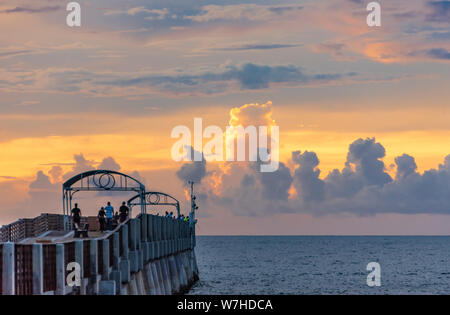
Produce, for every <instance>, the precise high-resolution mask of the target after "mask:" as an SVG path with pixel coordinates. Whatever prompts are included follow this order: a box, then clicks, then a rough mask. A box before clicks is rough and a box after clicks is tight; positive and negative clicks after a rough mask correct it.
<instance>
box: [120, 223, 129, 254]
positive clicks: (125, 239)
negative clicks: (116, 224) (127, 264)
mask: <svg viewBox="0 0 450 315" xmlns="http://www.w3.org/2000/svg"><path fill="white" fill-rule="evenodd" d="M121 233H122V257H124V258H125V259H128V251H129V250H128V225H126V224H125V225H124V226H123V227H122V231H121Z"/></svg>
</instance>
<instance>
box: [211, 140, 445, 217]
mask: <svg viewBox="0 0 450 315" xmlns="http://www.w3.org/2000/svg"><path fill="white" fill-rule="evenodd" d="M384 156H385V148H384V147H383V146H382V144H381V143H379V142H376V140H375V139H374V138H367V139H357V140H355V141H354V142H353V143H351V144H350V145H349V151H348V154H347V161H346V164H345V166H344V168H343V169H342V170H337V169H335V170H333V171H331V172H330V173H329V174H328V175H327V176H325V177H324V178H321V176H320V175H321V172H320V168H319V167H320V160H319V158H318V156H317V154H316V153H315V152H311V151H304V152H301V151H294V152H293V153H292V165H293V166H294V170H293V175H291V172H292V171H291V170H290V169H289V168H287V167H286V166H285V164H283V163H280V169H279V170H278V171H277V172H274V173H260V172H257V171H256V170H257V168H255V167H254V164H255V163H244V164H243V163H239V164H233V163H229V164H227V166H226V167H223V168H220V169H219V170H215V171H214V172H207V173H205V174H206V175H205V180H204V184H203V187H202V192H203V193H204V194H205V195H206V197H205V198H204V202H205V204H202V206H203V207H208V208H214V207H216V208H217V207H223V208H224V209H230V211H231V212H232V213H234V214H236V215H245V216H266V215H271V214H276V213H295V212H297V213H309V214H313V215H327V214H342V213H347V214H353V215H357V216H368V215H375V214H378V213H401V214H418V213H421V214H450V155H448V156H447V157H446V158H445V159H444V162H443V163H442V164H440V165H439V167H438V169H430V170H426V171H424V172H423V173H418V172H417V165H416V162H415V159H414V157H413V156H411V155H408V154H403V155H400V156H398V157H396V158H395V165H396V176H395V179H393V178H391V176H390V175H389V174H387V173H386V171H385V166H384V162H383V158H384ZM212 176H214V177H215V178H216V179H217V178H218V180H214V181H213V180H210V179H211V177H212ZM213 184H214V187H213Z"/></svg>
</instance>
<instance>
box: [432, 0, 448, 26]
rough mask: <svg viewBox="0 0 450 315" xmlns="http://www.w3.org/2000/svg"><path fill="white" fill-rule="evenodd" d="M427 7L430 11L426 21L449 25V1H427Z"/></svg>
mask: <svg viewBox="0 0 450 315" xmlns="http://www.w3.org/2000/svg"><path fill="white" fill-rule="evenodd" d="M427 7H428V9H429V10H430V12H429V13H428V15H427V21H430V22H444V23H449V21H450V1H429V2H428V3H427Z"/></svg>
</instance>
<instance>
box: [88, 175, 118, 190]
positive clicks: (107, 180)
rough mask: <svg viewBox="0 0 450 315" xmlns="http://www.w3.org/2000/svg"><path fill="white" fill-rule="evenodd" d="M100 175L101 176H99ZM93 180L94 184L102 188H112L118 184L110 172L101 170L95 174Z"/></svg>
mask: <svg viewBox="0 0 450 315" xmlns="http://www.w3.org/2000/svg"><path fill="white" fill-rule="evenodd" d="M99 175H100V176H99ZM92 181H93V182H94V185H95V186H97V187H98V188H101V189H105V190H108V189H111V188H114V186H115V185H116V179H115V178H114V176H113V175H111V174H110V173H105V172H101V173H100V172H99V173H96V174H94V176H93V178H92Z"/></svg>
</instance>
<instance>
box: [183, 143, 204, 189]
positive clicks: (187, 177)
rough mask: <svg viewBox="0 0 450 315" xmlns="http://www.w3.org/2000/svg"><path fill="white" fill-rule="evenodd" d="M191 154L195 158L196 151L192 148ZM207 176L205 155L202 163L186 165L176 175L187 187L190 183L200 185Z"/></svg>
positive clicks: (194, 162)
mask: <svg viewBox="0 0 450 315" xmlns="http://www.w3.org/2000/svg"><path fill="white" fill-rule="evenodd" d="M190 152H191V154H190V155H191V157H193V155H194V154H195V153H194V152H195V150H194V149H193V148H192V147H190ZM206 174H207V173H206V161H205V159H203V155H202V160H201V161H192V162H188V163H184V164H183V165H182V166H181V168H180V169H179V170H178V171H177V173H176V175H177V177H178V178H179V179H180V180H181V181H182V182H183V185H187V184H188V182H189V181H193V182H194V183H196V184H200V183H201V181H202V179H203V178H204V177H205V176H206Z"/></svg>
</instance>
